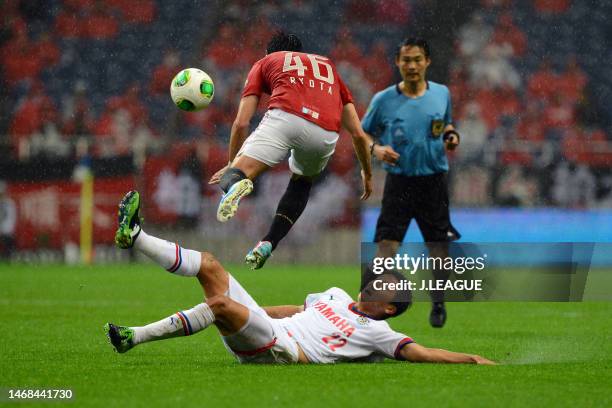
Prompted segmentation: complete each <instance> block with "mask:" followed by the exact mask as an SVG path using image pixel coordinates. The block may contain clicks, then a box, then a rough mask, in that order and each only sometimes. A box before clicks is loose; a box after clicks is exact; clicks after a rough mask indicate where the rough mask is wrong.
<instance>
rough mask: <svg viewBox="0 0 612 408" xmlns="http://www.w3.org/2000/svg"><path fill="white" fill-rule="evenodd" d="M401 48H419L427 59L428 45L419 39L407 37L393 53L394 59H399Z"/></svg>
mask: <svg viewBox="0 0 612 408" xmlns="http://www.w3.org/2000/svg"><path fill="white" fill-rule="evenodd" d="M402 47H419V48H421V49H422V50H423V53H424V54H425V58H429V44H428V43H427V41H426V40H425V39H423V38H421V37H408V38H406V39H404V41H402V42H401V43H399V44H398V45H397V51H396V52H395V58H397V57H399V55H400V52H401V51H402Z"/></svg>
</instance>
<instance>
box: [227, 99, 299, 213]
mask: <svg viewBox="0 0 612 408" xmlns="http://www.w3.org/2000/svg"><path fill="white" fill-rule="evenodd" d="M280 112H282V111H280V110H278V109H273V110H270V111H268V112H266V115H265V116H264V118H263V119H262V120H261V122H260V123H259V126H257V129H255V131H253V133H251V135H250V136H249V137H248V138H247V139H246V140H245V141H244V144H243V145H242V148H241V149H240V151H239V152H238V155H237V156H236V158H235V159H234V161H233V162H232V164H231V165H230V167H229V168H228V169H227V171H226V172H225V173H224V174H223V176H222V177H221V180H220V181H219V186H220V187H221V189H222V190H223V192H224V194H223V197H221V201H220V202H219V207H218V209H217V219H218V220H219V221H221V222H225V221H228V220H229V219H230V218H232V217H233V216H234V215H235V214H236V212H237V211H238V205H239V204H240V200H241V199H242V198H244V197H246V196H247V195H249V194H251V192H252V191H253V180H255V179H256V178H257V177H258V176H259V175H261V173H263V172H265V171H266V170H268V169H269V168H270V167H274V166H276V165H277V164H279V163H280V162H281V161H283V160H284V159H285V158H286V157H287V153H288V152H289V149H290V145H289V143H288V142H287V139H288V135H287V133H288V132H290V129H286V128H287V124H286V122H285V121H283V120H282V117H280V115H281V113H280Z"/></svg>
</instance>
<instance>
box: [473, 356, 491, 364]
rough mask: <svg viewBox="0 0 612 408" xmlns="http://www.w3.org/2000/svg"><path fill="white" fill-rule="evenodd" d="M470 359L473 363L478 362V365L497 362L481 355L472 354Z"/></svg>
mask: <svg viewBox="0 0 612 408" xmlns="http://www.w3.org/2000/svg"><path fill="white" fill-rule="evenodd" d="M472 359H473V361H474V363H476V364H478V365H497V363H496V362H495V361H491V360H489V359H487V358H484V357H481V356H477V355H474V356H472Z"/></svg>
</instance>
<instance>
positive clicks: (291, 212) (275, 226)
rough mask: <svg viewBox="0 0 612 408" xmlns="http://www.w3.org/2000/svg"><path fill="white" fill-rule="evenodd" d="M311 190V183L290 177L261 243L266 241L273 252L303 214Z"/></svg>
mask: <svg viewBox="0 0 612 408" xmlns="http://www.w3.org/2000/svg"><path fill="white" fill-rule="evenodd" d="M311 188H312V181H310V180H308V179H304V178H301V177H300V178H297V179H294V178H293V177H292V178H291V180H290V181H289V185H288V186H287V190H286V191H285V194H283V197H282V198H281V200H280V202H279V203H278V208H277V209H276V215H275V216H274V220H273V221H272V226H271V227H270V231H268V234H267V235H266V236H265V237H263V238H262V241H268V242H270V243H271V244H272V250H274V249H275V248H276V246H277V245H278V243H279V242H280V241H281V240H282V239H283V238H285V235H287V233H288V232H289V230H290V229H291V227H293V224H295V222H296V221H297V220H298V218H300V215H302V213H303V212H304V208H306V204H307V203H308V197H309V196H310V189H311Z"/></svg>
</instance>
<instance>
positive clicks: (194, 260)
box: [134, 230, 202, 276]
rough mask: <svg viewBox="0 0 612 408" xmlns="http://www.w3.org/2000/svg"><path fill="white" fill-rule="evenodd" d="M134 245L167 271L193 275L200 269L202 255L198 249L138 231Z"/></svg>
mask: <svg viewBox="0 0 612 408" xmlns="http://www.w3.org/2000/svg"><path fill="white" fill-rule="evenodd" d="M134 247H135V248H136V249H138V250H139V251H140V252H142V253H143V254H145V255H146V256H148V257H149V258H151V259H152V260H154V261H155V262H157V263H158V264H159V265H160V266H161V267H162V268H164V269H165V270H167V271H168V272H171V273H174V274H176V275H182V276H195V275H197V274H198V271H199V270H200V264H201V263H202V255H201V254H200V252H198V251H193V250H191V249H185V248H181V247H180V246H179V244H173V243H171V242H168V241H166V240H164V239H159V238H156V237H154V236H152V235H148V234H147V233H145V232H144V231H142V230H141V231H140V234H139V235H138V238H136V242H135V243H134Z"/></svg>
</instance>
